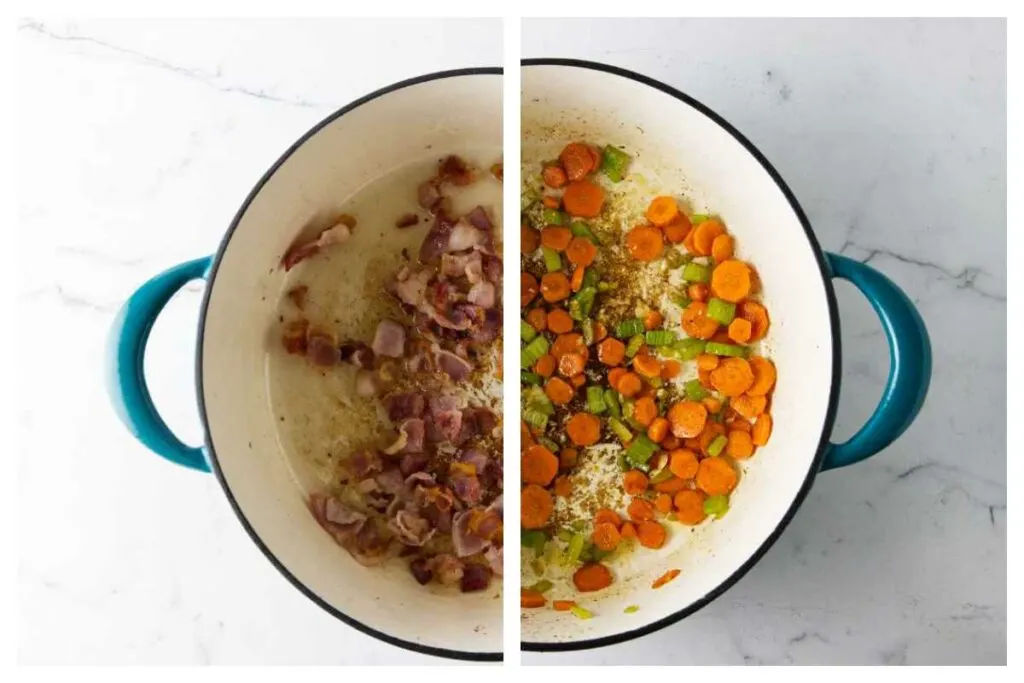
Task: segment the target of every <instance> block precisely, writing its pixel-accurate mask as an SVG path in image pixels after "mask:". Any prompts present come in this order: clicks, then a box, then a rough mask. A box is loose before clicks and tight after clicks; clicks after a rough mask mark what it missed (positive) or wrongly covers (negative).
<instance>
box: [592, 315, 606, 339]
mask: <svg viewBox="0 0 1024 683" xmlns="http://www.w3.org/2000/svg"><path fill="white" fill-rule="evenodd" d="M607 336H608V328H607V327H605V325H604V323H603V322H601V321H600V320H595V321H594V341H602V340H604V338H605V337H607Z"/></svg>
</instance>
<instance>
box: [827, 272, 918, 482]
mask: <svg viewBox="0 0 1024 683" xmlns="http://www.w3.org/2000/svg"><path fill="white" fill-rule="evenodd" d="M825 256H826V259H827V261H828V265H829V267H830V269H831V271H832V277H838V278H842V279H844V280H847V281H849V282H851V283H852V284H853V285H854V286H855V287H856V288H857V289H859V290H860V291H861V293H862V294H863V295H864V296H865V297H867V300H868V301H869V302H870V303H871V306H872V308H874V309H875V313H877V314H878V317H879V319H880V320H881V321H882V329H883V330H884V331H885V337H886V339H887V340H888V342H889V378H888V380H886V383H885V391H883V392H882V399H881V401H879V403H878V407H877V408H875V412H874V414H872V415H871V417H870V418H869V419H868V421H867V422H866V423H865V424H864V426H863V427H861V428H860V430H859V431H858V432H857V433H856V434H854V435H853V436H852V437H851V438H850V439H849V440H848V441H846V442H845V443H840V444H830V445H829V449H828V452H826V454H825V460H824V463H823V464H822V466H821V469H822V470H830V469H833V468H836V467H845V466H846V465H852V464H853V463H855V462H860V461H861V460H864V459H865V458H869V457H871V456H872V455H874V454H875V453H878V452H879V451H881V450H882V449H884V448H886V447H887V446H888V445H889V444H891V443H892V442H893V441H895V440H896V439H897V438H899V436H900V435H901V434H902V433H903V432H904V431H906V429H907V427H909V426H910V424H911V423H912V422H913V421H914V418H915V417H917V413H918V412H919V411H920V410H921V405H922V404H923V403H924V397H925V395H926V394H927V393H928V384H929V382H930V381H931V376H932V348H931V342H930V341H929V340H928V330H927V329H926V328H925V326H924V321H923V320H922V319H921V315H920V313H918V312H917V308H915V306H914V304H913V303H911V301H910V299H909V298H907V295H906V294H904V293H903V290H901V289H900V288H899V287H897V286H896V285H895V284H894V283H893V282H892V280H890V279H889V278H887V277H885V276H884V275H882V274H881V273H879V272H878V271H877V270H875V269H874V268H872V267H870V266H867V265H865V264H863V263H859V262H857V261H854V260H852V259H849V258H847V257H845V256H839V255H838V254H831V253H830V254H826V255H825Z"/></svg>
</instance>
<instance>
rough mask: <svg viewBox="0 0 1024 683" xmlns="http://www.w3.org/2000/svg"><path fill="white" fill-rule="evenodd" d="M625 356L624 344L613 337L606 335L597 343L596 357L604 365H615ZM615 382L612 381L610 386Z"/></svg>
mask: <svg viewBox="0 0 1024 683" xmlns="http://www.w3.org/2000/svg"><path fill="white" fill-rule="evenodd" d="M625 357H626V345H625V344H623V343H622V342H620V341H619V340H618V339H616V338H615V337H608V338H607V339H605V340H604V341H603V342H601V343H600V344H598V345H597V359H598V360H599V361H601V362H602V363H604V364H605V365H611V366H615V365H618V364H619V363H621V362H622V359H623V358H625ZM614 386H615V383H614V382H613V383H612V387H614Z"/></svg>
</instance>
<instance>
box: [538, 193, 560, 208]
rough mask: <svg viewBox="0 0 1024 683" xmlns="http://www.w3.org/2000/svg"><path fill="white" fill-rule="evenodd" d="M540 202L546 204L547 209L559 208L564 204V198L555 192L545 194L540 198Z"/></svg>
mask: <svg viewBox="0 0 1024 683" xmlns="http://www.w3.org/2000/svg"><path fill="white" fill-rule="evenodd" d="M540 203H541V204H543V205H544V208H546V209H557V208H558V207H560V206H561V205H562V200H561V199H559V198H558V197H556V196H555V195H553V194H548V195H544V197H543V198H542V199H541V200H540Z"/></svg>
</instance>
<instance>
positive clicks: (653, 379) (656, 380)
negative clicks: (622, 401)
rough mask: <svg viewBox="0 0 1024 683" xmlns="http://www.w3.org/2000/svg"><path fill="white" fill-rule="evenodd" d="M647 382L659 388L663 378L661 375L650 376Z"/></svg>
mask: <svg viewBox="0 0 1024 683" xmlns="http://www.w3.org/2000/svg"><path fill="white" fill-rule="evenodd" d="M647 383H648V384H650V385H651V386H652V387H654V388H655V389H657V388H659V387H660V386H661V385H662V380H661V378H660V377H648V378H647Z"/></svg>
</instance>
